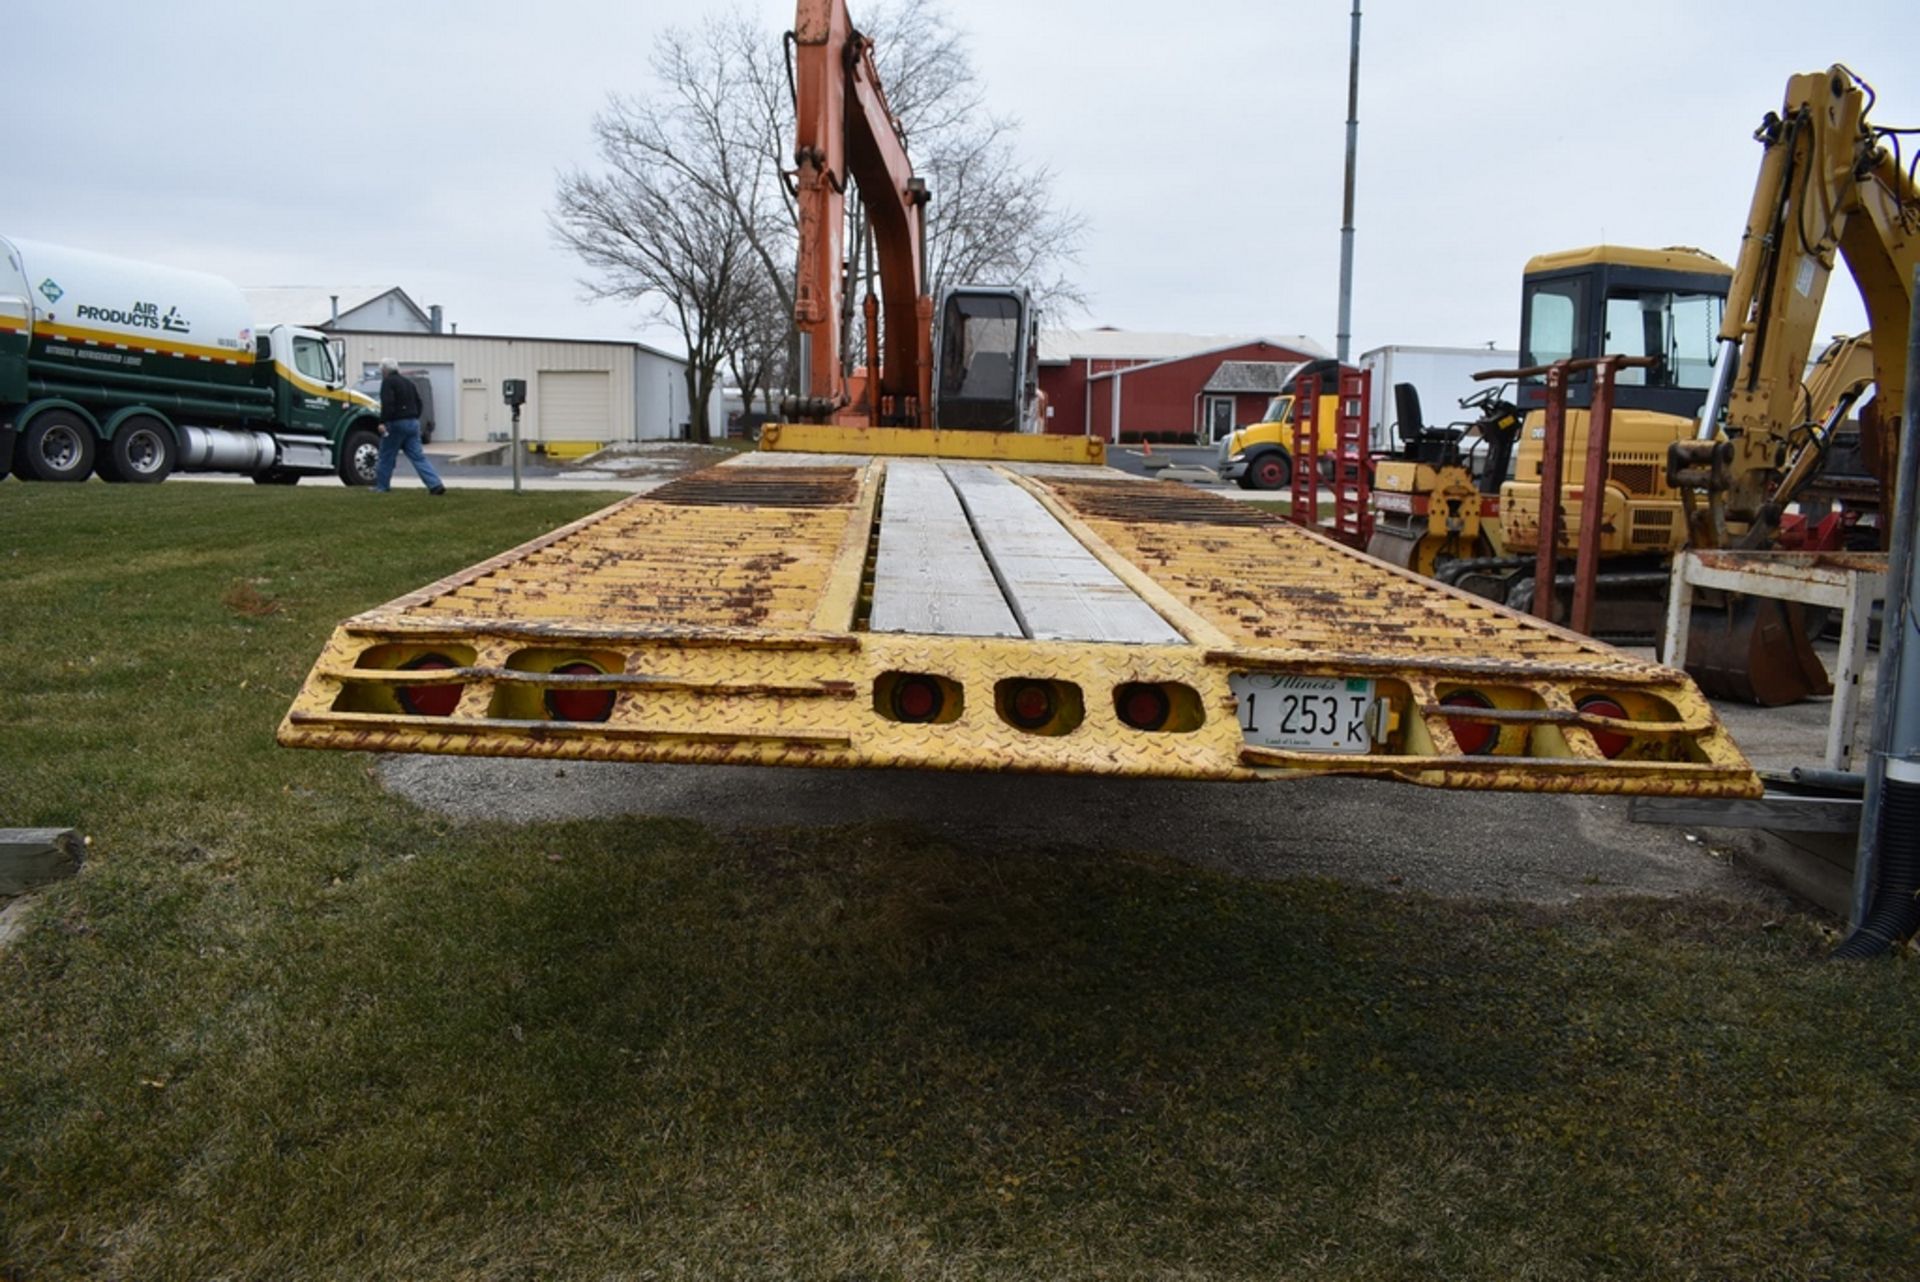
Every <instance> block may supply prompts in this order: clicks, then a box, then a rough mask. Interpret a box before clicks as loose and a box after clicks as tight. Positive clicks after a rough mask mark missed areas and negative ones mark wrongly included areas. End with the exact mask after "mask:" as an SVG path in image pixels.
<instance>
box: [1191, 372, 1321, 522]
mask: <svg viewBox="0 0 1920 1282" xmlns="http://www.w3.org/2000/svg"><path fill="white" fill-rule="evenodd" d="M1309 378H1317V379H1319V380H1320V393H1319V403H1318V404H1316V405H1314V406H1312V407H1311V409H1310V411H1309V412H1310V413H1312V415H1313V439H1314V448H1315V451H1316V452H1317V453H1322V454H1330V453H1331V452H1332V451H1333V449H1334V445H1335V442H1336V432H1337V430H1338V426H1337V425H1338V410H1339V402H1340V396H1339V392H1340V362H1339V361H1337V360H1333V359H1330V358H1329V359H1323V360H1317V361H1308V362H1307V363H1306V364H1304V365H1302V366H1301V367H1300V368H1299V369H1296V370H1295V371H1294V372H1293V373H1292V374H1291V375H1290V376H1289V377H1288V378H1287V381H1286V383H1285V384H1284V385H1283V386H1282V387H1281V389H1280V394H1279V395H1278V396H1276V397H1274V398H1273V399H1272V400H1270V401H1268V402H1267V408H1266V411H1265V413H1263V414H1262V415H1261V418H1260V421H1259V422H1257V423H1249V424H1247V425H1246V426H1245V427H1242V428H1237V429H1235V430H1234V431H1232V432H1229V433H1228V434H1227V435H1226V437H1225V439H1223V440H1222V441H1221V442H1220V455H1219V461H1218V463H1217V464H1216V467H1215V470H1216V471H1217V472H1219V474H1220V479H1221V480H1223V481H1232V482H1234V483H1235V484H1237V485H1238V486H1239V487H1240V488H1241V489H1243V490H1277V489H1279V488H1280V487H1282V486H1283V485H1286V484H1287V483H1288V482H1289V481H1291V480H1292V479H1293V420H1294V400H1295V398H1296V395H1297V394H1298V391H1299V389H1300V387H1301V386H1302V385H1303V384H1304V383H1305V382H1306V380H1307V379H1309Z"/></svg>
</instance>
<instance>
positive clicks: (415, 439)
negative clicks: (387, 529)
mask: <svg viewBox="0 0 1920 1282" xmlns="http://www.w3.org/2000/svg"><path fill="white" fill-rule="evenodd" d="M402 450H404V451H406V455H407V462H409V463H411V464H413V470H414V471H416V472H418V473H419V474H420V483H421V484H422V485H424V486H426V487H427V493H429V494H445V493H446V492H447V487H446V486H444V485H442V484H441V483H440V474H439V473H438V472H436V471H434V470H433V464H431V463H429V462H428V461H427V452H426V451H425V450H423V449H421V448H420V391H419V389H418V388H416V387H414V385H413V380H411V379H409V378H407V377H406V376H405V375H404V374H402V373H401V372H400V362H399V361H396V360H394V359H393V357H391V356H389V357H387V358H386V359H385V360H383V361H381V362H380V461H379V463H377V464H376V465H375V466H374V469H373V488H374V490H375V491H376V492H378V493H380V494H385V493H386V492H387V488H388V486H389V485H390V484H391V483H392V481H393V466H394V463H395V462H396V461H397V458H396V455H398V454H399V453H400V452H401V451H402Z"/></svg>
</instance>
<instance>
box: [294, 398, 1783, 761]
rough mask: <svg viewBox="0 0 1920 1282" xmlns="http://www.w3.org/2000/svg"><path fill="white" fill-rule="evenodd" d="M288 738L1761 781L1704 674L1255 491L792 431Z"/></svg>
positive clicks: (501, 572)
mask: <svg viewBox="0 0 1920 1282" xmlns="http://www.w3.org/2000/svg"><path fill="white" fill-rule="evenodd" d="M811 430H813V431H815V432H819V433H821V434H822V435H823V438H824V439H829V440H834V441H843V440H846V439H848V438H849V437H853V438H857V437H858V436H859V435H860V433H859V431H858V430H857V429H833V428H819V429H811ZM785 431H786V432H787V433H788V434H789V435H795V436H796V440H795V441H794V442H790V443H791V444H800V445H804V444H805V443H806V440H805V438H804V437H799V436H798V434H797V431H796V429H794V428H791V427H789V428H787V429H785ZM927 435H928V434H925V433H921V434H920V436H921V438H922V439H923V440H925V439H927ZM774 436H775V439H776V441H777V440H778V438H779V436H780V433H775V434H774ZM969 436H970V437H971V439H972V440H973V441H974V442H976V443H977V442H979V441H981V440H983V439H984V438H983V437H981V436H980V435H978V434H969ZM999 439H1000V440H1001V441H1003V442H1005V441H1012V442H1015V444H1016V446H1019V447H1023V448H1010V449H1007V450H1006V451H1005V452H1006V453H1007V454H1009V455H1019V454H1021V453H1027V454H1028V455H1029V456H1031V455H1032V454H1033V453H1034V452H1036V450H1038V451H1040V452H1045V447H1049V446H1053V445H1057V444H1061V442H1059V440H1058V438H1053V439H1052V440H1049V439H1048V438H1034V437H1026V438H1024V439H1023V438H1018V437H1008V436H1001V437H1000V438H999ZM1071 444H1072V445H1073V446H1076V447H1080V449H1081V450H1082V452H1083V454H1084V451H1085V443H1084V442H1080V441H1077V440H1076V441H1073V442H1072V443H1071ZM1095 452H1096V453H1097V449H1096V450H1095ZM279 737H280V742H281V743H283V744H287V745H289V746H294V747H312V748H335V749H364V750H375V751H391V752H429V753H456V754H466V755H480V756H525V757H553V758H577V759H585V760H598V761H653V762H702V763H737V764H756V765H795V766H832V767H857V766H869V767H872V766H878V767H907V768H916V769H930V770H1006V771H1032V772H1056V773H1071V774H1106V775H1124V776H1135V777H1158V778H1186V779H1264V778H1276V777H1283V776H1289V775H1295V776H1297V775H1307V774H1355V775H1370V776H1375V777H1381V778H1389V779H1399V780H1404V781H1407V782H1411V783H1418V784H1427V785H1433V786H1438V787H1447V788H1474V789H1512V790H1527V791H1549V792H1607V793H1655V794H1668V795H1673V794H1687V795H1694V796H1714V797H1745V796H1756V795H1758V794H1759V792H1760V785H1759V781H1758V779H1757V777H1756V776H1755V775H1754V773H1753V771H1752V770H1751V768H1750V767H1749V766H1748V764H1747V762H1746V760H1745V759H1744V757H1743V756H1742V755H1741V753H1740V751H1739V750H1738V749H1737V748H1736V747H1735V745H1734V743H1733V741H1732V740H1731V739H1730V738H1729V737H1728V736H1727V734H1726V732H1725V731H1724V730H1723V729H1722V728H1721V726H1720V725H1719V723H1718V721H1717V720H1716V719H1715V717H1714V714H1713V712H1712V710H1711V709H1710V707H1709V705H1708V704H1707V702H1706V700H1705V699H1704V698H1703V697H1702V696H1701V695H1700V693H1699V691H1698V690H1697V689H1696V688H1695V687H1694V686H1693V684H1692V683H1691V682H1690V681H1688V680H1687V678H1686V677H1685V676H1684V675H1682V674H1680V673H1678V672H1675V671H1672V670H1670V669H1666V668H1662V667H1659V666H1657V665H1654V664H1650V663H1645V662H1641V661H1638V660H1635V659H1633V658H1631V657H1629V656H1627V655H1625V654H1622V653H1621V652H1619V651H1617V650H1614V649H1612V648H1610V647H1608V646H1606V645H1603V644H1600V643H1598V642H1594V641H1590V640H1588V639H1587V638H1585V637H1581V636H1578V635H1576V634H1574V633H1571V632H1567V631H1565V630H1562V629H1560V628H1556V627H1553V626H1551V625H1549V624H1545V623H1542V622H1540V621H1538V620H1534V619H1531V618H1528V617H1526V616H1524V615H1520V614H1517V613H1514V612H1512V611H1509V610H1507V609H1505V608H1503V607H1500V606H1496V605H1493V604H1491V603H1490V602H1488V601H1486V600H1484V599H1482V598H1479V597H1474V596H1471V595H1468V594H1466V593H1462V592H1458V591H1455V590H1452V589H1449V588H1445V587H1442V586H1439V585H1436V584H1434V583H1433V582H1431V581H1430V580H1425V579H1422V578H1419V577H1418V576H1415V575H1412V574H1410V573H1407V572H1405V571H1402V570H1399V569H1397V568H1394V567H1391V566H1388V565H1386V564H1384V563H1382V562H1379V561H1376V560H1373V559H1372V558H1369V557H1367V556H1365V555H1363V554H1361V553H1358V552H1354V551H1351V550H1349V549H1347V548H1344V547H1342V546H1340V545H1339V544H1337V543H1334V542H1332V541H1331V540H1328V539H1325V538H1322V537H1321V536H1319V535H1316V534H1314V533H1312V532H1309V531H1307V530H1303V529H1301V528H1299V527H1297V526H1294V525H1291V524H1289V523H1287V522H1285V521H1282V520H1281V519H1279V518H1278V517H1274V516H1271V515H1269V514H1267V513H1265V512H1263V511H1260V510H1258V509H1254V508H1250V507H1248V506H1246V505H1245V504H1242V503H1238V502H1234V501H1232V500H1228V499H1225V498H1221V497H1218V496H1215V495H1211V494H1207V493H1204V492H1201V491H1196V490H1190V489H1188V488H1186V487H1184V486H1179V485H1173V484H1169V483H1166V482H1160V481H1140V480H1135V479H1131V478H1127V477H1124V476H1123V475H1122V474H1120V473H1118V472H1115V471H1111V470H1109V469H1106V468H1104V467H1099V466H1088V465H1086V464H1085V463H1082V464H1077V465H1069V464H1062V463H1047V462H1021V461H1018V460H1017V458H1004V459H991V458H969V459H938V458H925V457H922V458H909V457H876V456H873V455H870V454H869V455H860V456H856V455H849V454H814V453H785V452H764V453H759V454H753V455H746V456H742V457H741V458H739V459H736V460H732V461H730V462H729V463H727V464H725V465H722V466H720V467H716V468H710V469H708V470H706V471H704V472H699V473H695V474H693V475H691V476H687V477H684V478H682V479H679V480H677V481H674V482H672V483H670V484H668V485H666V486H665V487H663V488H661V489H659V490H656V491H654V492H653V493H651V494H646V495H639V496H635V497H633V498H630V499H628V500H626V501H624V502H620V503H616V504H614V505H613V506H612V507H609V508H607V509H606V510H604V511H601V512H598V513H595V514H594V515H592V516H589V517H586V518H584V519H583V520H580V521H577V522H575V523H574V524H572V525H569V526H567V527H565V528H563V529H560V530H556V531H554V532H553V533H551V534H548V535H546V536H544V537H542V538H539V539H536V540H534V541H533V542H531V543H528V544H525V545H524V546H522V547H519V548H516V549H514V550H513V551H510V552H507V553H505V554H503V555H501V556H498V557H496V558H494V559H492V560H490V561H486V562H484V563H482V564H480V565H477V566H474V567H472V568H471V569H468V570H463V571H461V572H460V573H458V574H455V575H453V576H452V577H450V578H447V579H443V580H442V581H440V582H438V583H435V584H432V585H430V586H428V587H425V588H422V589H421V590H420V591H418V592H414V593H411V594H409V595H407V596H404V597H401V598H400V599H398V600H396V601H392V602H389V603H388V604H386V605H383V606H380V607H378V608H376V609H373V610H370V611H368V612H366V613H365V614H362V615H359V616H357V617H355V618H352V619H349V620H347V621H346V622H345V623H343V624H342V625H341V626H340V627H339V628H338V629H337V630H336V631H335V633H334V634H333V637H332V639H331V640H330V641H329V642H328V643H327V645H326V648H325V649H324V651H323V652H322V653H321V655H320V659H319V662H318V663H317V664H316V665H315V666H314V668H313V671H312V672H311V674H310V675H309V676H308V678H307V680H306V683H305V685H304V686H303V688H302V689H301V691H300V693H299V695H298V697H297V698H296V699H295V701H294V704H293V707H292V709H291V710H290V711H289V712H288V714H287V717H286V719H285V721H284V722H283V724H282V725H281V727H280V735H279Z"/></svg>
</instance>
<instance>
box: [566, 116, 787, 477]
mask: <svg viewBox="0 0 1920 1282" xmlns="http://www.w3.org/2000/svg"><path fill="white" fill-rule="evenodd" d="M629 123H630V122H628V121H626V120H624V119H622V118H620V117H618V116H616V115H613V114H611V113H609V114H604V115H602V116H600V117H599V118H597V119H596V120H595V122H594V133H595V136H596V139H597V142H598V145H599V151H600V157H601V159H602V160H603V161H605V162H606V165H607V172H606V173H605V174H602V175H593V174H587V173H583V172H578V171H576V172H574V173H570V174H563V175H562V176H561V178H560V184H559V190H558V192H557V193H556V196H555V207H554V210H553V213H552V223H553V229H554V234H555V235H556V236H557V237H558V238H559V240H560V242H561V243H562V244H564V245H566V246H567V247H568V248H569V249H571V250H573V252H574V253H575V254H577V255H579V257H580V260H581V262H583V263H585V264H586V265H587V266H588V267H589V268H591V269H592V270H593V272H594V275H593V276H592V277H591V278H589V279H588V280H586V281H584V282H583V284H585V286H586V287H587V289H588V290H589V291H590V292H591V293H592V294H593V295H594V296H595V297H598V298H625V299H633V300H637V301H647V302H651V303H653V304H654V306H655V307H656V309H657V312H658V313H659V314H662V315H664V316H666V317H669V318H671V319H672V320H673V322H674V323H675V324H676V325H677V326H678V327H679V330H680V336H681V339H682V340H683V341H684V342H685V343H686V345H687V373H686V379H687V406H688V416H689V428H690V432H691V435H692V437H693V439H694V440H697V441H705V440H707V439H708V435H709V433H708V429H707V424H708V421H709V414H708V407H709V406H710V404H711V403H712V400H713V390H714V385H715V382H716V376H717V374H718V371H719V368H720V364H721V362H722V361H723V360H724V359H725V358H726V356H727V353H728V351H729V349H730V348H731V347H732V346H733V344H734V342H735V335H736V331H737V329H738V327H739V325H740V324H741V322H742V317H741V312H742V310H743V308H744V305H745V303H746V301H747V300H749V299H750V298H751V295H752V290H753V288H754V286H755V285H757V283H758V277H759V268H758V267H757V266H756V265H755V264H754V263H753V262H752V260H751V257H750V255H751V246H750V245H749V243H748V239H747V236H746V233H745V229H744V228H743V227H742V226H741V224H740V221H739V219H738V218H737V217H735V215H734V211H733V210H732V208H731V207H729V206H728V205H725V204H722V203H716V202H715V201H712V200H710V199H708V198H707V196H706V193H705V192H704V191H702V190H701V189H700V188H699V187H698V186H697V185H695V184H692V183H689V182H688V181H686V180H685V178H683V177H682V176H680V175H678V174H676V173H674V172H673V171H671V170H668V169H663V168H660V167H658V166H650V165H646V164H644V163H638V157H637V156H636V153H635V152H634V150H633V149H632V148H631V147H630V146H629V145H628V143H629V137H630V135H629V132H628V129H627V126H628V124H629ZM653 123H654V124H659V123H661V122H660V121H659V120H658V119H654V120H653Z"/></svg>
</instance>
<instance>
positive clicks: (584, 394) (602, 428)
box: [539, 369, 614, 441]
mask: <svg viewBox="0 0 1920 1282" xmlns="http://www.w3.org/2000/svg"><path fill="white" fill-rule="evenodd" d="M609 387H610V382H609V379H608V377H607V371H605V370H603V369H596V370H567V371H564V372H562V371H557V370H541V371H540V387H539V392H540V439H542V440H546V441H610V440H612V439H614V432H613V396H612V393H611V392H610V391H609Z"/></svg>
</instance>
